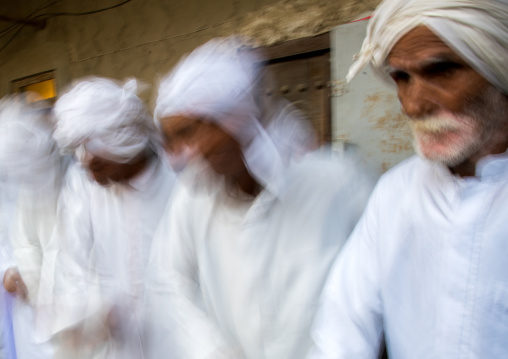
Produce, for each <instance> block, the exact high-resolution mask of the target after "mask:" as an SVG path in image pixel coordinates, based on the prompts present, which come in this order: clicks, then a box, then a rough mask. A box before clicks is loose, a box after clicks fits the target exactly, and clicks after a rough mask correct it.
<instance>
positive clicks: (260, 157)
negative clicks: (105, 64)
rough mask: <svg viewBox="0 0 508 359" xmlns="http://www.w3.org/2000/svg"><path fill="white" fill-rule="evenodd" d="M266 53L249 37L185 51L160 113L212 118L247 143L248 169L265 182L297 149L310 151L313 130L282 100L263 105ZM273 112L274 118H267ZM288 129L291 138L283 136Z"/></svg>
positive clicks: (161, 97) (271, 185)
mask: <svg viewBox="0 0 508 359" xmlns="http://www.w3.org/2000/svg"><path fill="white" fill-rule="evenodd" d="M261 61H262V58H261V57H259V55H256V54H255V53H254V52H252V51H246V46H245V41H244V39H242V38H240V37H237V36H231V37H228V38H218V39H213V40H211V41H209V42H207V43H206V44H204V45H202V46H200V47H198V48H197V49H195V50H194V51H193V52H192V53H191V54H189V55H188V56H186V57H184V58H183V59H182V60H181V61H180V62H179V63H178V65H177V66H176V67H175V68H174V70H173V71H172V72H171V73H170V74H169V75H167V76H166V77H165V78H164V79H163V80H162V81H161V83H160V87H159V93H158V97H157V103H156V108H155V118H156V120H157V121H159V120H160V119H161V118H165V117H171V116H189V117H195V118H196V117H197V118H199V119H200V120H203V121H211V122H213V123H215V124H216V125H217V126H219V127H220V128H222V129H223V130H224V131H225V132H227V133H228V134H229V135H231V136H232V137H233V138H235V139H236V140H237V141H238V143H239V144H240V145H241V146H242V151H243V156H244V162H245V164H246V167H247V169H248V170H249V172H250V173H251V175H253V177H254V178H256V179H257V180H258V181H259V182H260V184H262V185H263V186H264V187H265V188H268V189H271V190H272V191H276V188H275V187H276V184H275V182H277V178H279V175H280V171H281V170H282V169H283V168H284V166H285V165H287V162H288V160H289V159H290V158H291V157H292V155H295V156H296V155H300V154H303V153H305V152H306V151H307V150H308V148H307V146H308V145H309V143H311V142H312V141H306V140H305V139H306V138H312V139H314V137H313V136H314V134H313V131H312V129H311V128H310V127H306V126H305V122H304V121H302V119H301V118H299V116H298V115H297V113H298V112H297V111H290V110H289V107H288V105H287V103H286V102H283V101H282V100H280V101H278V102H276V103H274V104H272V105H271V106H274V108H273V110H274V111H267V109H266V108H264V107H262V105H261V103H260V101H259V99H258V96H259V92H258V91H259V80H260V78H261V75H262V63H261ZM267 113H271V114H270V115H269V116H270V118H262V116H265V114H267ZM283 133H285V134H286V136H287V137H286V138H284V140H283Z"/></svg>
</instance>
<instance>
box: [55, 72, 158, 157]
mask: <svg viewBox="0 0 508 359" xmlns="http://www.w3.org/2000/svg"><path fill="white" fill-rule="evenodd" d="M136 91H137V83H136V80H134V79H131V80H129V81H127V82H126V83H125V84H124V85H123V86H121V85H118V84H117V83H116V82H114V81H112V80H109V79H105V78H96V77H92V78H87V79H84V80H81V81H79V82H78V83H77V84H76V85H75V86H74V87H72V89H71V90H70V91H69V92H67V93H66V94H65V95H63V96H62V97H61V98H60V99H59V100H58V101H57V102H56V104H55V115H56V119H57V124H56V129H55V134H54V137H55V139H56V141H57V142H58V145H59V146H60V148H62V149H63V150H64V151H75V150H76V149H77V148H78V147H81V146H83V148H84V149H85V150H86V151H87V152H90V153H92V154H94V155H97V156H100V157H103V158H105V159H108V160H111V161H114V162H117V163H126V162H128V161H130V160H131V159H133V158H134V157H136V156H137V155H138V154H139V153H141V151H143V150H144V149H146V148H147V147H149V146H153V147H154V150H157V146H156V145H157V144H158V138H157V132H156V129H155V126H154V124H153V121H152V119H151V117H150V116H149V115H148V113H147V112H146V109H145V106H144V105H143V102H142V101H141V99H140V98H139V97H137V95H136Z"/></svg>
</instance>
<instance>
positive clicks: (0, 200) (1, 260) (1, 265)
mask: <svg viewBox="0 0 508 359" xmlns="http://www.w3.org/2000/svg"><path fill="white" fill-rule="evenodd" d="M2 190H3V189H2ZM3 194H4V193H3V192H0V279H1V281H0V284H1V285H2V287H3V276H4V273H5V271H6V270H7V269H9V268H11V267H16V262H15V260H14V253H13V250H12V244H11V241H10V238H9V237H10V226H9V223H8V221H7V218H8V215H7V214H6V212H7V211H8V209H9V208H10V206H9V205H8V203H7V201H6V199H5V198H4V195H3Z"/></svg>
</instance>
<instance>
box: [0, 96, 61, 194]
mask: <svg viewBox="0 0 508 359" xmlns="http://www.w3.org/2000/svg"><path fill="white" fill-rule="evenodd" d="M45 116H46V115H45V114H44V111H42V110H35V109H33V108H31V107H28V106H27V105H25V104H23V102H22V100H21V99H19V98H16V97H5V98H4V99H2V100H1V101H0V173H1V178H2V180H3V181H7V182H8V183H9V184H16V185H38V186H40V185H43V184H45V183H46V182H50V181H51V180H52V179H53V178H54V177H53V176H52V174H53V173H54V172H58V170H59V169H60V167H59V162H60V160H61V157H60V154H59V151H58V146H57V145H56V143H55V141H54V140H53V137H52V126H51V123H50V122H49V120H47V119H46V118H45Z"/></svg>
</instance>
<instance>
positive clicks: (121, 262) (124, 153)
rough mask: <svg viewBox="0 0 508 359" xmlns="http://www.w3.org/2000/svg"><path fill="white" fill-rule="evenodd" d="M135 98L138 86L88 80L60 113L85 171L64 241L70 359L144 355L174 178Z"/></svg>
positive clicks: (58, 322) (63, 321) (62, 328)
mask: <svg viewBox="0 0 508 359" xmlns="http://www.w3.org/2000/svg"><path fill="white" fill-rule="evenodd" d="M136 91H137V83H136V81H135V80H129V81H127V82H126V83H125V84H123V85H119V84H117V83H115V82H113V81H112V80H108V79H104V78H89V79H84V80H81V81H79V82H78V83H77V84H76V85H75V86H74V87H72V88H71V90H70V91H69V92H67V93H66V94H64V95H63V96H62V97H61V98H60V99H59V100H58V101H57V103H56V105H55V114H56V117H57V125H56V130H55V134H54V137H55V139H56V140H57V142H58V144H59V145H60V147H61V148H62V149H64V150H67V151H71V152H74V153H75V155H76V156H77V158H78V159H79V162H80V163H81V165H82V167H80V168H79V169H78V171H75V172H74V173H72V177H71V178H70V179H69V182H68V184H67V186H66V187H65V188H64V192H63V194H62V197H61V201H60V203H59V222H58V226H57V230H56V233H55V237H56V239H57V240H58V242H59V246H60V251H59V254H58V257H57V262H56V263H57V264H56V268H55V275H56V276H55V286H54V290H53V293H54V296H55V303H56V305H55V325H54V327H53V332H55V333H60V337H61V338H62V341H63V343H64V344H66V348H67V349H66V350H68V352H67V353H68V354H66V355H67V356H68V357H81V358H87V359H88V358H98V357H100V358H135V359H139V358H143V357H144V354H143V340H144V339H143V338H144V335H143V332H144V329H143V315H142V312H141V305H140V304H141V303H142V301H143V295H144V294H143V293H144V287H145V268H146V266H147V261H148V255H149V252H150V248H151V243H152V237H153V233H154V231H155V229H156V227H157V225H158V223H159V220H160V218H161V215H162V212H163V210H164V208H165V206H166V202H167V201H168V198H169V194H170V191H171V188H172V185H173V181H174V176H173V174H172V172H171V171H170V170H169V168H168V167H166V166H165V165H164V163H163V162H162V161H161V160H160V157H159V155H158V154H159V152H160V151H159V149H160V136H159V135H158V134H157V132H156V128H155V125H154V123H153V119H152V118H151V117H150V116H149V115H148V113H147V112H146V110H145V107H144V105H143V103H142V101H141V100H140V99H139V98H138V97H137V95H136ZM84 170H86V172H87V174H88V176H86V175H83V171H84ZM61 356H62V357H65V355H64V354H61Z"/></svg>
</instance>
